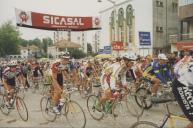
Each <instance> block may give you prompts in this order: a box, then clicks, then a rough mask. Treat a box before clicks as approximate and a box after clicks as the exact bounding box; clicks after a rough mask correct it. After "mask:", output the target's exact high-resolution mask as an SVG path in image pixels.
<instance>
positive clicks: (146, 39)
mask: <svg viewBox="0 0 193 128" xmlns="http://www.w3.org/2000/svg"><path fill="white" fill-rule="evenodd" d="M139 44H140V45H141V46H149V45H151V38H150V32H139Z"/></svg>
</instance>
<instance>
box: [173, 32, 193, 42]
mask: <svg viewBox="0 0 193 128" xmlns="http://www.w3.org/2000/svg"><path fill="white" fill-rule="evenodd" d="M179 41H184V42H186V41H187V42H190V41H193V33H188V34H176V35H170V36H169V43H170V44H175V43H176V42H179Z"/></svg>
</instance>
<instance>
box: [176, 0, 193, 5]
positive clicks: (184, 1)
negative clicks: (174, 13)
mask: <svg viewBox="0 0 193 128" xmlns="http://www.w3.org/2000/svg"><path fill="white" fill-rule="evenodd" d="M189 4H193V0H180V1H179V6H185V5H189Z"/></svg>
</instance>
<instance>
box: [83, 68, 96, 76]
mask: <svg viewBox="0 0 193 128" xmlns="http://www.w3.org/2000/svg"><path fill="white" fill-rule="evenodd" d="M93 73H94V69H93V68H92V67H86V70H85V74H86V75H87V77H90V76H91V75H92V74H93Z"/></svg>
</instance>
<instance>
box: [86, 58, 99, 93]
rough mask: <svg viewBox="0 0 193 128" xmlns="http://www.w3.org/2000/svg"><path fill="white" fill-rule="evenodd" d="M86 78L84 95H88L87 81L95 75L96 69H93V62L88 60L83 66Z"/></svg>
mask: <svg viewBox="0 0 193 128" xmlns="http://www.w3.org/2000/svg"><path fill="white" fill-rule="evenodd" d="M84 76H85V77H86V78H85V79H86V82H85V88H86V91H85V95H88V91H87V88H88V86H89V85H88V83H89V82H91V80H92V77H93V76H96V71H95V68H94V66H93V64H92V63H91V62H90V61H88V62H87V65H86V67H85V75H84Z"/></svg>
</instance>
